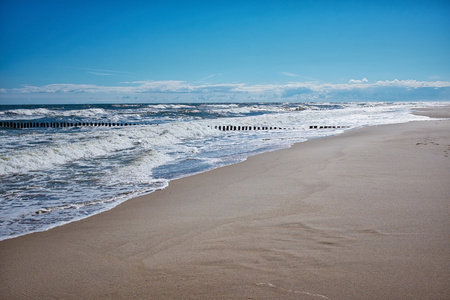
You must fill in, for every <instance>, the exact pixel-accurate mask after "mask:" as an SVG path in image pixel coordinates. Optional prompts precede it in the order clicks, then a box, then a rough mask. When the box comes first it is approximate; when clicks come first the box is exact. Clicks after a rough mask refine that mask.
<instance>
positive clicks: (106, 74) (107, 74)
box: [88, 72, 114, 76]
mask: <svg viewBox="0 0 450 300" xmlns="http://www.w3.org/2000/svg"><path fill="white" fill-rule="evenodd" d="M88 73H89V74H92V75H98V76H112V75H114V74H111V73H100V72H88Z"/></svg>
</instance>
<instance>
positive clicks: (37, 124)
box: [0, 121, 151, 128]
mask: <svg viewBox="0 0 450 300" xmlns="http://www.w3.org/2000/svg"><path fill="white" fill-rule="evenodd" d="M138 125H151V123H145V122H142V123H133V122H92V121H91V122H79V121H78V122H46V121H1V122H0V127H3V128H67V127H123V126H138Z"/></svg>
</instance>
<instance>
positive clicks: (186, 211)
mask: <svg viewBox="0 0 450 300" xmlns="http://www.w3.org/2000/svg"><path fill="white" fill-rule="evenodd" d="M449 128H450V121H449V120H446V121H436V120H430V121H421V122H410V123H403V124H395V125H382V126H372V127H366V128H361V129H357V130H352V131H349V132H346V133H343V134H340V135H337V136H333V137H326V138H321V139H313V140H309V141H306V142H302V143H298V144H295V145H294V146H292V147H291V148H287V149H282V150H277V151H273V152H268V153H263V154H259V155H256V156H252V157H249V158H248V159H247V160H246V161H244V162H241V163H238V164H234V165H230V166H226V167H222V168H218V169H214V170H211V171H207V172H203V173H200V174H197V175H193V176H189V177H184V178H181V179H177V180H173V181H171V182H170V185H169V187H167V188H165V189H163V190H160V191H156V192H153V193H150V194H147V195H144V196H141V197H138V198H134V199H130V200H128V201H126V202H124V203H122V204H120V205H118V206H116V207H115V208H113V209H111V210H109V211H105V212H103V213H100V214H97V215H95V216H92V217H89V218H87V219H83V220H80V221H76V222H73V223H69V224H66V225H63V226H60V227H56V228H53V229H50V230H48V231H45V232H39V233H32V234H28V235H24V236H20V237H17V238H12V239H7V240H4V241H1V242H0V267H1V269H2V270H3V271H2V272H1V282H2V287H1V288H0V295H2V296H4V297H8V298H21V297H22V296H29V297H37V298H40V297H44V298H47V297H57V298H61V297H65V298H80V297H81V298H111V297H116V298H117V297H118V298H127V297H135V298H152V297H154V298H183V297H186V298H247V297H256V298H286V299H289V298H296V299H298V298H301V299H316V298H322V299H327V298H330V299H333V298H352V299H356V298H364V297H366V298H367V297H369V298H370V297H372V298H374V297H375V298H380V297H388V298H404V299H406V298H410V297H418V298H423V297H426V298H445V297H448V296H450V287H449V285H448V284H447V282H446V281H445V279H446V278H447V279H448V278H449V276H450V272H449V269H450V268H449V262H450V256H449V255H448V254H447V252H448V251H447V250H448V249H449V246H450V238H449V235H448V233H447V232H448V229H450V224H449V221H448V220H447V218H446V217H448V214H449V211H448V196H449V194H450V193H449V188H448V187H447V185H448V184H447V183H448V178H449V177H448V176H447V177H445V176H446V175H449V171H450V168H449V166H450V165H449V161H450V158H449V157H448V156H449V154H450V153H449V152H450V145H449V144H448V139H449V135H450V134H449V133H448V132H450V131H449ZM445 143H447V144H445ZM369 171H370V172H369ZM428 198H430V199H428ZM423 199H428V200H429V201H430V203H427V202H426V201H422V200H423ZM342 274H344V275H342ZM44 283H46V284H44ZM381 286H384V287H385V290H383V289H381V290H380V287H381Z"/></svg>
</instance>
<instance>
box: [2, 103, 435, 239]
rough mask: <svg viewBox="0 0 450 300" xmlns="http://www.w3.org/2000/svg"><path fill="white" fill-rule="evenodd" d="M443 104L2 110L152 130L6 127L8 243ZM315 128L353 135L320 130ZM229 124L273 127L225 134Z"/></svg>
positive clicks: (7, 115)
mask: <svg viewBox="0 0 450 300" xmlns="http://www.w3.org/2000/svg"><path fill="white" fill-rule="evenodd" d="M433 105H437V104H436V103H428V102H427V103H404V102H402V103H400V102H399V103H373V102H367V103H243V104H227V103H224V104H109V105H107V104H104V105H48V106H0V121H21V120H22V121H24V120H28V121H31V120H33V121H39V122H123V123H127V122H130V123H137V124H143V125H135V126H121V127H98V126H96V127H94V126H81V127H65V128H22V129H10V128H2V127H0V137H1V139H0V182H1V183H0V240H4V239H8V238H12V237H16V236H20V235H24V234H28V233H31V232H37V231H44V230H48V229H49V228H52V227H55V226H59V225H62V224H65V223H68V222H73V221H76V220H80V219H82V218H86V217H88V216H91V215H94V214H97V213H99V212H102V211H105V210H108V209H111V208H113V207H114V206H116V205H118V204H119V203H122V202H123V201H126V200H128V199H130V198H133V197H136V196H139V195H143V194H147V193H151V192H153V191H156V190H158V189H162V188H165V187H167V186H168V184H169V182H170V180H173V179H176V178H181V177H184V176H189V175H192V174H196V173H199V172H204V171H207V170H211V169H214V168H218V167H221V166H225V165H229V164H233V163H237V162H240V161H243V160H245V159H246V158H247V157H249V156H251V155H255V154H258V153H263V152H267V151H273V150H277V149H281V148H286V147H289V146H291V145H292V144H294V143H298V142H302V141H306V140H308V139H312V138H319V137H324V136H330V135H335V134H339V133H342V132H343V131H344V130H351V129H355V128H358V127H362V126H373V125H380V124H392V123H402V122H409V121H413V120H426V119H428V118H427V117H421V116H414V115H412V114H411V110H413V109H414V108H415V107H423V106H433ZM313 125H317V126H342V127H344V128H327V129H310V126H313ZM219 126H220V128H221V129H222V128H223V127H222V126H242V127H243V126H252V128H254V127H260V128H261V127H269V129H268V130H240V131H238V130H236V131H234V130H230V131H224V130H219ZM270 127H272V129H270ZM274 127H276V128H277V129H273V128H274ZM280 128H282V129H280Z"/></svg>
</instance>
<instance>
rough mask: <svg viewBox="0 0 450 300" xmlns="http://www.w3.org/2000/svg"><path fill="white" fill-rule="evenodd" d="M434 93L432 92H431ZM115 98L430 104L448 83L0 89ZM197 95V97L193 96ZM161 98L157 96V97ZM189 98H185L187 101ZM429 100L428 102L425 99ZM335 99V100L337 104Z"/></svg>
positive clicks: (448, 93) (446, 93)
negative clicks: (415, 101)
mask: <svg viewBox="0 0 450 300" xmlns="http://www.w3.org/2000/svg"><path fill="white" fill-rule="evenodd" d="M433 90H434V91H433ZM57 93H58V94H80V93H85V94H97V95H99V94H110V95H111V94H116V95H121V96H124V95H132V94H134V95H138V94H141V95H148V96H149V97H150V95H155V97H156V96H157V95H158V94H166V95H169V94H177V95H191V96H189V97H191V98H192V97H209V98H211V99H213V97H219V95H222V96H220V97H225V98H224V99H226V97H229V99H235V97H238V98H242V99H244V98H245V99H247V98H248V97H253V99H257V98H258V97H263V98H267V99H273V101H276V100H277V99H282V98H283V99H292V100H293V101H294V100H298V101H302V100H305V101H306V100H311V99H327V100H333V97H334V98H336V99H337V100H340V99H352V98H355V99H356V98H357V97H359V99H360V100H363V101H364V100H367V99H377V97H378V98H380V99H379V100H380V101H383V100H389V99H386V98H387V97H391V96H393V97H394V96H395V97H397V98H398V97H405V100H407V99H406V98H407V97H410V98H414V97H416V98H423V99H427V100H433V99H434V98H436V97H440V99H441V98H444V99H445V98H446V99H447V100H448V99H450V82H446V81H416V80H398V79H395V80H382V81H377V82H373V83H369V82H368V80H367V79H366V78H363V79H361V80H356V79H352V80H350V81H349V83H346V84H333V83H319V82H289V83H286V84H253V85H252V84H245V83H223V84H209V83H202V84H199V83H197V84H194V83H189V82H186V81H176V80H166V81H133V82H123V83H121V84H120V85H118V86H100V85H93V84H49V85H44V86H30V85H25V86H23V87H22V88H18V89H0V94H3V95H8V94H10V95H11V94H16V95H17V94H57ZM195 95H196V96H195ZM157 97H160V96H157ZM189 97H188V98H189ZM427 97H428V98H429V99H428V98H427ZM336 99H335V100H336Z"/></svg>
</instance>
